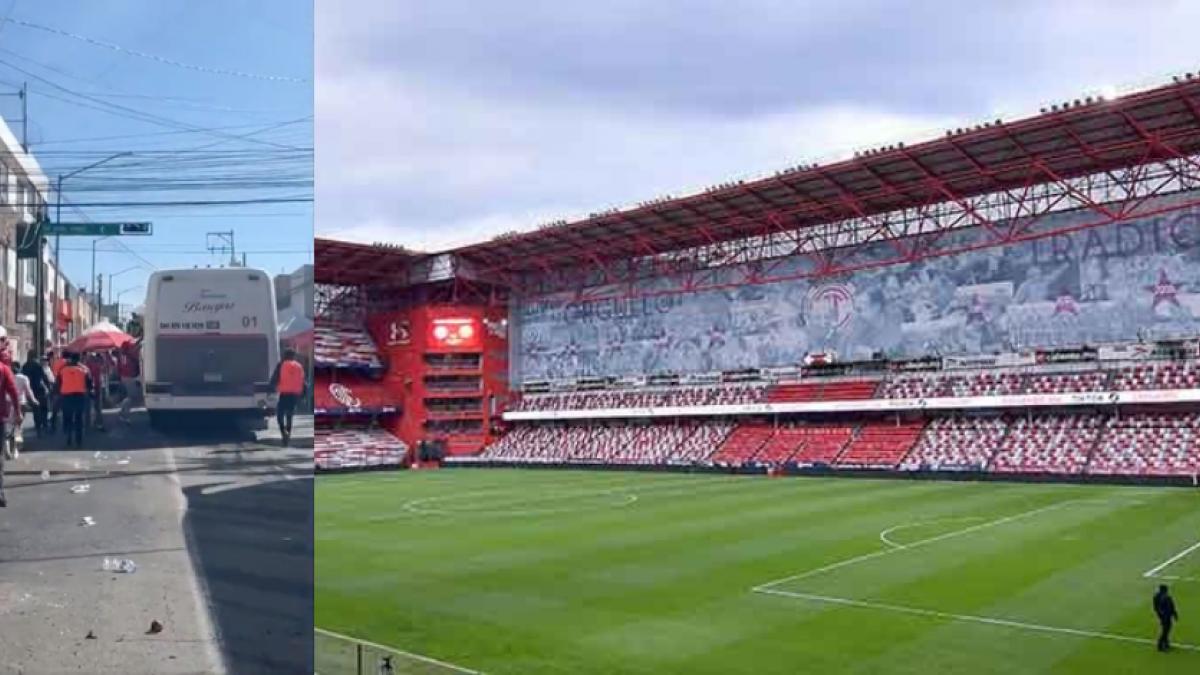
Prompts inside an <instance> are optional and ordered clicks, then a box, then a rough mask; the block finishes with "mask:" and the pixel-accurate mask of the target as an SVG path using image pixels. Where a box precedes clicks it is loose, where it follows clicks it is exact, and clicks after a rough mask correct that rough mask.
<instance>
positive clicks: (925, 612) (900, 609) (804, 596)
mask: <svg viewBox="0 0 1200 675" xmlns="http://www.w3.org/2000/svg"><path fill="white" fill-rule="evenodd" d="M756 590H757V592H759V593H765V594H767V595H778V596H784V597H789V598H798V599H801V600H810V601H813V602H823V603H827V604H833V605H843V606H846V607H858V608H860V609H875V610H882V611H887V612H896V613H900V614H911V615H914V616H925V617H930V618H934V619H949V620H951V621H964V622H970V623H980V624H986V625H989V626H1003V627H1006V628H1017V629H1020V630H1028V631H1036V632H1041V633H1058V634H1061V635H1074V636H1076V637H1084V638H1096V639H1102V640H1115V641H1118V642H1132V643H1136V644H1141V645H1153V644H1156V641H1155V640H1151V639H1149V638H1140V637H1134V636H1132V635H1120V634H1117V633H1102V632H1099V631H1090V630H1082V629H1079V628H1064V627H1062V626H1048V625H1045V624H1040V623H1028V622H1025V621H1014V620H1012V619H1000V618H996V617H990V616H976V615H973V614H955V613H953V612H939V611H937V610H933V609H923V608H920V607H908V606H905V605H891V604H885V603H882V602H868V601H866V600H853V599H850V598H837V597H832V596H827V595H813V594H811V593H794V592H792V591H779V590H773V589H761V590H759V589H756ZM1171 646H1172V647H1175V648H1177V649H1184V650H1187V651H1192V652H1200V645H1192V644H1179V643H1172V645H1171Z"/></svg>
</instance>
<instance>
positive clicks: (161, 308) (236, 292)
mask: <svg viewBox="0 0 1200 675" xmlns="http://www.w3.org/2000/svg"><path fill="white" fill-rule="evenodd" d="M143 336H144V337H143V340H142V377H143V382H144V383H145V385H144V387H145V389H144V391H145V398H146V410H147V411H148V412H149V414H150V422H151V424H152V425H154V426H156V427H159V426H162V425H163V423H164V421H165V420H166V419H167V418H170V417H173V416H176V415H185V414H187V415H199V414H201V413H208V414H215V415H217V416H220V417H227V418H242V419H249V420H252V421H253V425H252V426H254V427H256V428H263V427H264V426H265V417H266V413H267V411H268V410H269V409H270V408H271V407H272V404H273V402H274V397H273V392H272V391H271V387H270V379H271V372H272V370H273V369H274V367H275V364H276V363H278V362H279V329H278V325H277V319H276V314H275V288H274V285H273V284H272V282H271V277H270V276H269V275H268V274H267V273H266V272H263V271H262V270H256V269H250V268H246V267H226V268H219V269H208V268H206V269H183V270H166V271H159V272H155V273H154V274H152V275H151V276H150V282H149V284H148V285H147V290H146V310H145V326H144V327H143ZM240 421H241V420H238V422H240Z"/></svg>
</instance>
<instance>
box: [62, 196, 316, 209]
mask: <svg viewBox="0 0 1200 675" xmlns="http://www.w3.org/2000/svg"><path fill="white" fill-rule="evenodd" d="M312 201H313V198H312V197H311V196H309V197H266V198H262V199H199V200H191V201H183V200H181V201H155V202H90V203H89V202H82V203H81V202H75V206H78V207H81V208H84V207H86V208H96V209H103V208H112V207H129V206H137V207H147V208H153V207H158V206H239V205H244V204H306V203H312Z"/></svg>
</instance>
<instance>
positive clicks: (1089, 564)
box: [314, 74, 1200, 674]
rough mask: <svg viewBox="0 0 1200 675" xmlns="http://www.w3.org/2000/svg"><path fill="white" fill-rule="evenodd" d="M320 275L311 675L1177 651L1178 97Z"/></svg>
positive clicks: (954, 668)
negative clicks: (1158, 641) (385, 661)
mask: <svg viewBox="0 0 1200 675" xmlns="http://www.w3.org/2000/svg"><path fill="white" fill-rule="evenodd" d="M315 263H316V281H317V284H318V286H317V292H316V304H317V307H316V310H317V311H316V314H317V317H318V319H317V322H316V332H315V338H314V341H315V346H314V348H315V366H316V411H317V441H316V451H315V452H316V466H317V467H318V470H319V471H321V472H323V473H325V474H326V475H322V476H321V477H320V478H319V479H318V481H317V487H316V499H317V506H316V513H317V515H316V518H317V525H316V532H317V535H316V537H317V543H316V575H317V584H316V588H317V595H316V617H317V618H316V622H317V625H318V626H319V628H318V629H317V633H318V634H317V661H316V663H317V669H318V671H319V672H321V673H342V672H346V673H350V672H375V671H374V670H372V669H374V668H375V667H376V665H375V664H376V662H377V661H379V660H380V659H382V658H383V657H384V656H388V657H389V658H390V659H391V660H390V661H389V663H394V664H395V667H396V668H398V669H399V670H398V672H420V673H426V672H429V673H433V672H436V673H442V672H445V673H452V672H486V673H514V674H516V673H520V674H542V673H568V672H569V673H714V674H715V673H736V672H753V673H794V672H798V671H802V672H820V673H851V672H854V673H859V672H888V673H915V672H921V673H925V672H933V671H935V670H942V671H944V672H972V673H977V672H988V673H992V672H997V673H999V672H1004V673H1029V672H1056V673H1085V672H1086V673H1095V672H1128V673H1135V672H1137V673H1141V672H1162V673H1172V672H1179V673H1183V672H1189V673H1194V672H1197V668H1200V631H1198V630H1197V629H1196V628H1195V627H1194V624H1193V623H1192V622H1184V623H1182V624H1181V625H1180V626H1179V627H1177V629H1176V632H1175V635H1174V641H1175V643H1176V650H1175V652H1174V653H1172V654H1170V655H1168V656H1167V657H1166V658H1164V657H1163V655H1160V654H1157V653H1156V652H1155V650H1154V643H1155V636H1156V634H1157V633H1156V631H1157V625H1156V624H1155V622H1154V619H1153V616H1152V615H1151V613H1150V611H1149V599H1150V596H1151V594H1152V593H1153V590H1154V588H1155V587H1157V585H1158V584H1160V583H1169V584H1171V586H1172V589H1173V593H1174V594H1175V596H1176V597H1177V598H1179V599H1180V602H1181V604H1182V605H1184V606H1194V605H1195V604H1196V603H1198V602H1200V505H1198V502H1197V500H1198V499H1200V492H1198V491H1197V490H1196V486H1197V475H1198V474H1200V78H1197V77H1196V76H1195V75H1191V74H1189V75H1186V76H1181V77H1178V78H1175V79H1174V80H1173V81H1172V82H1171V83H1169V84H1165V85H1163V86H1160V87H1157V88H1153V89H1147V90H1141V91H1138V92H1134V93H1129V94H1126V95H1122V96H1116V97H1087V98H1084V99H1081V100H1071V101H1067V102H1065V103H1063V104H1056V105H1053V106H1049V107H1047V108H1045V109H1043V110H1042V111H1041V112H1040V114H1038V115H1034V116H1031V117H1027V118H1024V119H1017V120H1011V121H1007V120H992V121H988V122H986V123H982V124H979V125H976V126H973V127H971V128H966V129H952V130H949V131H947V132H946V133H945V135H944V136H942V137H939V138H936V139H933V140H928V141H924V142H920V143H914V144H911V145H906V144H904V143H900V142H897V143H896V144H894V145H889V146H886V147H882V148H879V149H875V150H871V151H866V152H860V153H857V154H856V156H854V157H853V158H851V159H847V160H845V161H841V162H837V163H832V164H828V165H816V164H805V165H800V166H796V167H792V168H788V169H786V170H782V171H778V172H776V173H774V175H771V176H767V177H764V178H762V179H758V180H752V181H734V182H730V183H726V184H722V185H718V186H714V187H712V188H710V189H707V190H705V191H704V192H702V193H700V194H692V195H686V196H666V197H660V198H654V199H650V200H649V201H646V202H643V203H641V204H638V205H636V206H634V207H631V208H628V209H614V210H608V211H603V212H597V213H593V214H590V215H589V216H588V217H587V218H585V219H582V220H579V221H575V222H565V221H559V222H555V223H550V224H546V225H542V226H539V227H538V228H536V229H534V230H532V231H529V232H524V233H513V234H508V235H504V236H500V237H497V238H495V239H492V240H490V241H486V242H482V243H478V244H474V245H470V246H465V247H462V248H458V249H455V250H450V251H440V252H433V253H427V252H419V251H413V250H409V249H406V248H403V247H399V246H386V245H373V246H372V245H363V244H354V243H348V242H341V241H333V240H327V239H318V240H317V242H316V251H315ZM364 469H385V470H382V471H380V470H373V471H365V470H364ZM435 469H436V470H435Z"/></svg>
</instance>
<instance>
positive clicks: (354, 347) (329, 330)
mask: <svg viewBox="0 0 1200 675" xmlns="http://www.w3.org/2000/svg"><path fill="white" fill-rule="evenodd" d="M313 360H314V363H316V365H317V367H324V368H366V369H369V370H379V369H381V368H383V363H382V362H381V361H380V360H379V352H378V350H377V349H376V348H375V341H374V340H372V339H371V336H370V335H368V334H367V331H366V330H364V329H363V328H361V327H358V326H350V325H346V324H335V325H329V324H325V323H323V322H320V321H318V322H317V324H316V325H315V326H314V327H313Z"/></svg>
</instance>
